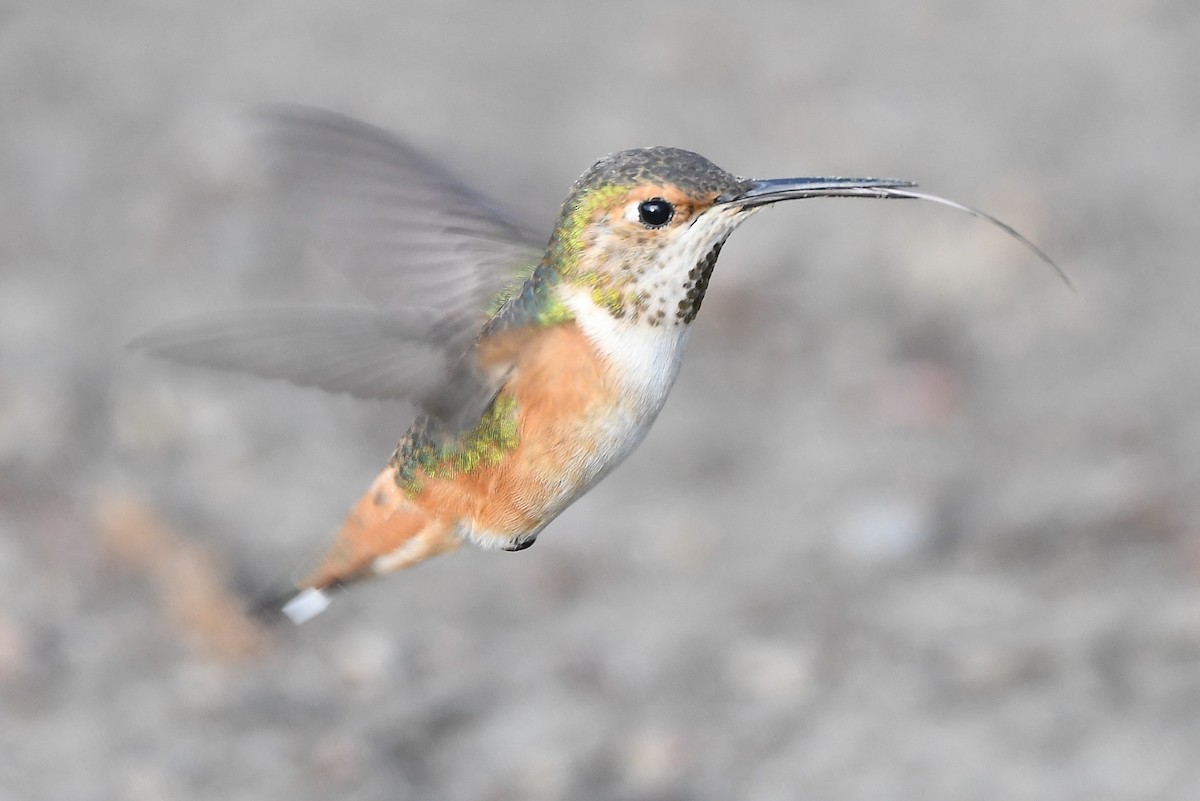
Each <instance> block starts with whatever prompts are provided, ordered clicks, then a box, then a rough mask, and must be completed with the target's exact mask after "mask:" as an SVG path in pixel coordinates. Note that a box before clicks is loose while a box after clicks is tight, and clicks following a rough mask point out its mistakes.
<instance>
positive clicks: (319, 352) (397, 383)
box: [130, 308, 458, 406]
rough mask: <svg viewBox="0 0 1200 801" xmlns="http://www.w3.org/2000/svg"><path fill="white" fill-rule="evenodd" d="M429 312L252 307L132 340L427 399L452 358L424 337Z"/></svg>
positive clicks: (175, 355)
mask: <svg viewBox="0 0 1200 801" xmlns="http://www.w3.org/2000/svg"><path fill="white" fill-rule="evenodd" d="M428 318H429V314H428V313H426V312H421V311H413V310H409V311H407V312H399V311H380V310H375V309H352V308H351V309H341V308H327V309H326V308H296V309H250V310H243V311H237V312H226V313H221V314H212V315H207V316H204V317H196V318H192V319H189V320H184V321H182V322H178V323H172V324H169V325H166V326H163V327H162V328H158V329H155V330H154V331H151V332H149V333H148V334H143V335H142V336H140V337H138V338H137V339H135V340H134V341H133V342H131V343H130V347H133V348H137V349H139V350H144V351H146V352H148V353H151V354H153V355H155V356H162V357H165V358H169V359H174V360H176V361H180V362H183V363H185V364H192V365H198V366H202V367H213V368H217V369H221V370H237V371H241V372H246V373H252V374H254V375H258V376H262V377H263V378H279V379H283V380H286V381H291V382H292V383H294V384H300V385H302V386H314V387H320V388H322V389H325V390H328V391H330V392H345V393H348V394H350V395H355V396H358V397H361V398H407V399H410V400H413V401H415V402H417V403H419V404H421V405H422V406H425V405H427V403H428V404H432V403H434V398H435V396H436V395H437V390H438V387H439V385H442V384H445V383H446V382H447V381H449V379H450V378H451V376H452V374H453V373H454V371H455V370H456V369H457V368H456V362H457V361H458V360H457V359H453V358H452V357H451V356H450V355H449V354H448V353H447V351H446V350H445V349H444V348H443V347H441V346H440V345H438V344H435V343H430V342H428V341H426V340H427V335H428V333H429V330H430V329H429V319H428Z"/></svg>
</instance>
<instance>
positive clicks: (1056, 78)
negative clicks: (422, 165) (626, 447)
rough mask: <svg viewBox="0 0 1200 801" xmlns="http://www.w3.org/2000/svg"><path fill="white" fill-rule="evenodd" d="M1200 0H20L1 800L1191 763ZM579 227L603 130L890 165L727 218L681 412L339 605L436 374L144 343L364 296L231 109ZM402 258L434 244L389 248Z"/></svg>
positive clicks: (1059, 787) (676, 793) (1059, 779)
mask: <svg viewBox="0 0 1200 801" xmlns="http://www.w3.org/2000/svg"><path fill="white" fill-rule="evenodd" d="M1198 42H1200V8H1198V7H1197V5H1196V4H1195V3H1194V2H1187V1H1186V0H1140V1H1139V0H1125V1H1124V2H1111V3H1104V4H1097V3H1084V2H1078V1H1077V0H1049V2H1046V1H1045V0H1040V1H1039V2H1032V0H1030V1H1028V2H1026V1H1025V0H1020V1H1019V2H1013V3H1001V4H984V3H947V2H933V1H932V0H929V1H926V0H918V1H917V2H911V3H891V2H885V1H884V0H869V1H868V2H860V3H835V2H811V3H810V2H779V3H758V4H751V3H745V4H732V3H715V2H712V3H707V2H687V3H683V2H667V1H666V0H664V1H663V2H658V3H653V2H639V3H623V2H606V3H595V4H590V5H588V6H586V7H585V6H584V4H564V3H533V2H510V3H485V2H478V3H464V4H460V5H454V4H443V3H428V4H415V3H397V2H381V1H378V0H376V1H374V2H373V1H371V0H361V1H358V2H343V3H318V2H307V1H303V2H296V0H287V1H286V2H285V1H284V0H264V2H257V3H239V2H231V1H230V0H209V2H204V3H163V2H160V1H159V0H124V2H97V0H86V1H85V0H75V1H74V2H71V1H70V0H42V1H41V2H34V1H33V0H29V1H28V2H8V3H2V4H0V104H2V105H0V108H2V109H3V113H2V114H0V176H2V178H0V187H2V188H0V338H2V341H3V345H2V346H0V365H2V366H0V584H2V586H3V588H4V589H3V592H0V598H2V600H0V753H2V754H3V757H2V758H0V798H3V799H5V801H7V799H20V800H21V801H25V800H26V799H29V800H31V801H36V800H38V799H72V800H73V801H91V800H92V799H131V800H137V799H164V798H171V799H189V800H190V799H218V798H219V799H223V800H226V801H227V800H229V799H256V800H257V799H274V798H281V799H283V798H286V799H325V798H334V797H336V798H343V799H385V798H386V799H422V800H428V801H440V800H441V799H446V800H447V801H457V800H459V799H463V800H464V801H465V800H466V799H488V800H490V801H503V800H505V799H630V800H633V799H647V800H650V799H655V800H661V801H668V800H675V799H679V800H681V801H682V800H683V799H705V800H708V799H712V800H714V801H715V800H717V799H720V800H721V801H729V800H733V799H756V800H761V801H771V800H773V799H792V798H798V797H805V798H813V799H863V800H864V801H868V800H871V801H876V800H878V799H923V800H932V799H973V801H983V800H986V799H998V800H999V799H1003V801H1017V800H1018V799H1046V798H1053V799H1057V800H1058V801H1065V800H1066V799H1089V801H1093V800H1094V799H1142V798H1155V799H1195V798H1197V797H1198V795H1200V760H1197V758H1196V757H1197V754H1200V524H1198V523H1197V520H1198V515H1200V492H1198V491H1197V490H1198V487H1197V480H1198V479H1200V422H1198V418H1197V415H1196V414H1195V411H1196V408H1197V406H1198V405H1200V360H1198V357H1200V345H1198V339H1197V335H1198V334H1200V330H1198V325H1197V322H1196V314H1197V305H1198V301H1200V278H1198V275H1200V271H1198V270H1197V269H1196V267H1197V255H1196V254H1197V252H1200V233H1198V226H1197V202H1196V185H1197V179H1200V147H1197V137H1198V135H1200V97H1198V96H1197V94H1196V86H1197V83H1198V79H1200V67H1198V64H1200V62H1198V61H1197V56H1196V48H1197V43H1198ZM271 101H293V102H301V103H307V104H312V105H317V106H321V107H326V108H331V109H335V110H338V111H342V112H345V113H349V114H352V115H354V116H357V117H360V118H363V119H366V120H368V121H371V122H373V123H376V124H378V125H381V126H383V127H386V128H390V129H392V130H395V131H398V132H401V133H402V134H403V135H405V136H406V137H408V138H409V139H410V140H412V141H414V142H416V143H418V144H420V145H421V146H422V147H424V148H425V149H426V150H427V151H429V152H430V153H432V154H434V155H436V156H437V157H438V158H440V159H442V160H444V161H445V162H447V163H449V164H451V165H453V166H454V167H455V169H457V170H458V171H459V172H460V173H461V174H463V175H466V176H469V177H471V178H472V179H475V181H476V183H477V184H478V185H479V186H481V187H483V188H484V189H486V190H487V191H489V192H491V193H493V194H497V195H500V196H503V197H505V198H507V199H509V200H510V201H512V202H513V203H515V204H516V205H518V206H520V207H522V208H524V209H527V210H528V212H529V214H530V215H531V218H532V219H534V220H537V221H540V222H541V223H542V224H544V225H545V226H546V228H547V231H548V230H549V226H550V223H551V221H552V219H553V216H554V214H555V212H556V210H557V206H558V204H559V203H560V202H561V200H562V198H563V196H564V194H565V192H566V190H567V187H568V186H569V185H570V183H571V181H573V180H574V178H575V177H576V176H577V175H578V174H579V173H580V172H582V171H583V170H584V169H585V168H586V167H587V166H588V165H589V164H591V162H592V161H593V160H594V159H595V158H596V157H598V156H599V155H601V154H603V153H606V152H609V151H613V150H617V149H621V148H625V147H631V146H639V145H648V144H672V145H677V146H682V147H687V148H690V149H693V150H697V151H699V152H702V153H704V154H705V155H707V156H709V157H710V158H712V159H713V160H714V161H716V162H717V163H718V164H720V165H722V166H724V167H725V168H727V169H729V170H732V171H734V172H737V173H740V174H744V175H755V176H762V177H766V176H778V175H794V174H854V175H859V174H869V175H880V174H882V175H898V176H901V177H906V178H912V179H916V180H919V181H920V182H921V184H922V186H924V187H925V188H927V189H929V190H930V191H934V192H939V193H942V194H946V195H949V196H950V197H953V198H956V199H960V200H962V201H965V202H968V203H974V204H978V205H980V206H982V207H984V208H986V209H988V210H990V211H992V212H993V213H995V214H997V215H998V216H1000V217H1002V218H1003V219H1005V220H1008V221H1010V222H1012V223H1013V224H1015V225H1016V226H1017V227H1019V228H1020V229H1021V230H1022V231H1024V232H1025V233H1027V234H1028V235H1029V236H1030V237H1031V238H1033V239H1034V240H1036V241H1037V242H1038V243H1039V244H1041V245H1042V246H1043V247H1044V248H1045V249H1046V250H1048V251H1049V252H1050V253H1052V254H1053V255H1054V256H1055V257H1056V258H1057V259H1058V260H1059V261H1060V262H1061V263H1062V265H1063V266H1064V268H1065V269H1066V270H1067V271H1068V272H1070V273H1071V275H1072V276H1073V278H1074V280H1075V282H1076V284H1077V285H1078V291H1077V292H1076V293H1072V292H1071V291H1070V290H1068V289H1066V288H1065V287H1064V286H1063V285H1062V284H1061V283H1060V282H1059V281H1058V280H1057V279H1056V278H1055V277H1054V275H1053V274H1052V273H1051V272H1050V271H1049V270H1047V269H1046V268H1045V267H1044V265H1041V264H1039V263H1038V262H1037V261H1036V259H1034V258H1033V257H1032V256H1031V255H1030V254H1029V253H1028V252H1026V251H1024V250H1023V249H1022V248H1021V247H1020V246H1018V245H1017V244H1016V243H1014V242H1013V241H1012V240H1010V239H1007V238H1006V237H1004V236H1003V235H1002V234H1001V233H999V232H997V231H996V230H994V229H992V228H990V227H988V226H986V225H984V224H983V223H981V222H979V221H978V220H974V219H972V218H970V217H967V216H965V215H961V214H958V213H955V212H952V211H950V210H947V209H944V208H941V207H937V206H932V205H928V204H919V203H867V202H859V201H853V202H851V201H828V202H815V201H814V202H811V203H803V204H801V203H796V204H788V205H785V206H781V207H779V208H776V209H774V210H772V211H770V212H768V213H765V214H763V215H761V216H759V217H758V218H757V219H755V220H754V221H752V222H751V223H749V224H748V225H746V226H744V227H743V228H742V229H741V230H740V231H739V232H738V233H737V234H736V235H735V236H734V237H733V238H732V239H731V241H730V244H729V246H728V248H727V249H726V251H725V255H724V256H723V258H722V260H721V264H720V265H719V267H718V269H717V272H716V274H715V276H714V279H713V284H712V288H711V291H710V293H709V296H708V300H707V301H706V303H705V307H704V312H703V314H701V315H700V318H699V320H698V322H697V324H696V327H695V329H696V330H695V333H694V336H693V339H692V345H691V349H690V352H689V357H688V359H687V361H686V362H685V365H684V369H683V372H682V375H681V376H680V379H679V382H678V384H677V386H676V388H675V391H674V394H673V395H672V398H671V400H670V402H669V403H668V404H667V407H666V409H665V411H664V412H663V414H662V417H661V418H660V420H659V422H658V424H657V426H656V428H655V429H654V430H653V431H652V433H651V435H650V437H649V438H648V440H647V441H646V443H645V445H644V446H643V447H642V448H641V449H640V450H639V451H638V452H637V453H635V455H634V456H633V457H632V458H631V459H630V460H629V462H628V463H627V464H626V465H625V466H623V467H622V468H621V469H619V470H618V471H617V472H616V473H615V474H614V475H613V476H612V477H610V478H609V479H607V480H606V481H605V482H604V483H603V484H602V485H601V486H600V487H598V488H597V489H596V490H595V491H593V492H592V493H591V494H590V495H588V496H587V497H585V498H584V499H583V500H581V501H580V502H579V503H578V504H576V505H575V506H574V507H572V508H571V509H570V510H569V511H568V512H567V513H566V514H564V515H563V516H562V517H561V518H560V519H559V520H558V521H557V522H555V523H554V524H553V525H552V527H551V528H550V529H548V530H547V531H546V533H545V534H544V536H543V537H542V538H541V540H539V543H538V546H537V547H536V548H534V549H532V550H529V551H526V552H523V553H520V554H515V555H514V554H505V553H483V552H479V551H475V550H466V551H464V552H460V553H459V554H457V555H455V556H454V557H453V558H446V559H442V560H438V561H435V562H432V563H429V564H427V565H424V566H422V567H420V568H419V569H417V570H415V571H413V572H411V573H408V574H404V575H400V576H397V577H395V578H392V579H390V580H388V581H384V582H379V583H376V584H373V585H370V586H367V587H363V588H362V589H361V590H360V591H358V592H355V593H353V594H350V595H347V596H346V597H345V598H343V599H341V600H340V602H339V603H338V604H336V605H335V606H334V607H333V608H332V609H331V610H330V611H329V612H328V613H327V614H326V615H323V616H322V617H320V618H318V619H317V620H316V621H314V622H313V623H311V624H309V625H306V626H304V627H303V628H300V629H286V628H280V629H274V630H270V629H262V628H260V627H259V626H258V625H257V624H255V623H253V622H252V621H251V620H249V619H248V618H246V617H245V616H244V615H243V614H242V613H241V604H242V602H243V600H244V599H245V598H247V597H249V596H250V595H252V594H253V593H254V592H255V591H257V590H259V589H261V588H262V587H264V586H266V585H267V584H269V583H271V582H272V581H274V580H275V579H277V578H278V577H280V576H282V575H285V574H287V573H288V572H289V571H290V570H291V569H292V568H293V567H295V566H296V565H297V564H299V563H300V562H302V561H303V560H304V559H305V558H306V557H308V556H309V554H310V553H311V549H313V548H314V547H318V546H319V545H320V544H322V543H323V542H324V541H325V540H326V538H327V537H329V536H330V533H331V532H332V531H333V530H334V528H335V527H336V525H337V524H338V523H339V521H340V519H341V516H342V514H343V513H344V512H345V510H346V508H347V507H348V506H349V504H350V503H351V502H352V501H353V500H354V499H355V498H356V497H357V496H358V493H359V492H360V491H362V489H363V488H364V487H365V486H366V485H367V483H368V482H369V481H370V479H371V478H372V477H373V476H374V475H375V474H376V472H377V471H378V470H379V469H380V468H381V467H382V466H383V464H384V462H385V461H386V459H387V458H388V456H389V455H390V453H391V450H392V448H393V446H394V444H395V441H396V439H397V438H398V437H399V436H400V434H401V433H402V432H403V430H404V428H405V426H406V425H407V423H408V419H409V414H410V411H409V410H407V409H404V408H402V407H395V406H389V405H386V404H382V403H363V402H358V401H352V400H349V399H346V398H342V397H331V396H324V395H321V394H320V393H317V392H314V391H311V390H300V389H296V388H293V387H290V386H287V385H283V384H272V383H268V382H261V381H257V380H255V379H251V378H245V377H239V376H232V375H221V374H217V373H210V372H205V371H202V370H189V369H186V368H181V367H176V366H174V365H170V364H165V363H159V362H153V361H151V360H149V359H146V358H144V357H142V356H140V355H138V354H134V353H130V352H128V351H126V350H124V349H123V346H124V343H126V342H127V341H128V340H129V339H130V338H132V337H133V336H135V335H137V334H138V333H140V332H142V331H144V330H146V329H148V328H150V327H153V326H154V325H157V324H160V323H163V322H167V321H170V320H175V319H179V318H182V317H186V316H188V315H191V314H197V313H202V312H208V311H214V310H220V309H228V308H237V307H245V306H250V305H254V304H258V305H272V304H275V305H278V304H279V303H282V302H302V301H315V302H327V303H328V302H330V300H331V299H336V300H338V301H340V300H345V299H348V298H353V297H354V296H353V294H352V293H351V292H350V290H348V289H347V288H346V287H345V286H344V285H342V284H339V283H338V280H337V279H336V278H334V277H331V276H330V275H329V274H328V273H326V272H325V271H323V270H322V268H321V267H320V265H318V264H317V263H316V262H315V260H314V259H313V258H312V257H311V256H310V254H309V251H308V250H307V249H306V247H305V244H304V241H303V239H302V238H299V237H297V236H296V234H295V231H294V230H293V229H291V228H290V227H289V226H288V224H287V221H286V219H284V218H283V215H282V214H281V212H280V211H279V210H278V208H277V206H276V205H274V204H273V203H272V202H271V197H270V195H269V193H268V192H266V191H265V189H264V187H263V183H262V181H261V179H260V176H259V171H258V167H259V165H260V162H261V157H260V155H259V154H256V153H255V151H254V150H253V149H252V148H251V147H249V146H248V142H249V140H248V138H247V136H246V132H247V126H246V124H245V123H246V118H245V114H246V112H247V111H248V110H249V109H252V108H253V107H254V106H255V105H256V104H259V103H263V102H271ZM400 255H402V254H398V257H400Z"/></svg>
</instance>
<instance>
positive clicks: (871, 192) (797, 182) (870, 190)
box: [717, 178, 916, 209]
mask: <svg viewBox="0 0 1200 801" xmlns="http://www.w3.org/2000/svg"><path fill="white" fill-rule="evenodd" d="M742 186H743V187H744V188H743V189H742V190H741V192H738V193H731V194H728V195H724V196H722V197H719V198H717V202H718V203H732V204H734V205H737V206H739V207H741V208H743V209H750V208H754V207H755V206H765V205H767V204H768V203H778V202H779V201H780V200H799V199H802V198H809V197H896V195H895V194H893V193H892V192H891V191H889V190H893V189H903V188H907V187H913V186H916V184H915V183H913V182H912V181H905V180H902V179H899V178H768V179H766V180H762V181H754V180H752V181H747V182H746V183H745V184H743V185H742Z"/></svg>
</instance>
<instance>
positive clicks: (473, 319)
mask: <svg viewBox="0 0 1200 801" xmlns="http://www.w3.org/2000/svg"><path fill="white" fill-rule="evenodd" d="M263 121H264V122H265V124H266V135H267V142H268V152H269V153H270V154H272V156H273V159H272V161H271V165H270V166H271V172H272V174H273V175H274V177H276V178H277V179H278V180H279V182H280V184H281V186H282V188H283V189H284V190H285V192H286V193H287V196H288V197H289V199H290V200H291V201H292V204H293V206H294V207H295V209H296V211H297V212H298V213H299V214H300V216H301V219H302V221H303V222H304V224H305V225H306V227H307V230H308V233H309V234H310V235H311V236H312V237H313V240H314V243H315V244H316V246H317V249H318V251H319V252H320V253H321V254H322V256H323V257H324V258H325V259H327V260H328V261H330V262H331V263H332V265H333V266H335V267H336V268H337V269H339V270H340V271H341V272H343V273H344V274H345V275H346V276H347V277H348V278H349V279H350V280H351V281H352V282H353V283H354V284H355V285H356V286H357V287H358V288H359V289H360V290H362V291H363V292H365V293H366V295H367V297H368V298H370V299H371V301H372V302H373V303H376V304H377V305H380V306H382V307H385V308H421V309H428V310H430V311H432V312H433V313H434V315H435V317H436V319H437V328H438V330H439V332H440V333H441V334H442V335H443V336H444V337H445V338H446V344H447V346H450V347H454V346H463V345H469V344H470V342H471V340H472V339H473V338H474V335H475V334H476V333H477V332H478V328H479V326H481V325H482V323H483V322H484V321H485V320H486V317H487V314H486V313H487V310H488V309H489V307H490V306H491V304H492V302H493V298H494V297H495V296H496V295H497V293H498V292H500V291H501V290H503V289H504V288H505V287H506V286H508V285H509V284H511V283H512V282H513V281H514V280H515V279H517V278H519V277H521V276H523V275H524V274H525V273H527V272H528V271H530V270H531V269H532V267H533V266H534V265H535V264H536V263H537V262H538V261H539V259H540V257H541V253H542V251H544V249H545V243H546V238H547V237H546V235H545V234H539V233H538V232H537V231H536V230H535V229H533V228H531V227H529V226H528V225H526V224H525V223H524V222H522V221H521V220H520V219H519V217H518V216H517V215H514V214H513V213H512V212H511V211H509V210H507V209H505V208H503V207H502V206H501V205H500V204H498V203H496V202H495V201H492V200H490V199H488V198H487V197H485V196H484V195H482V194H480V193H479V192H477V191H476V190H474V189H473V188H471V187H470V186H469V185H467V184H466V183H464V182H463V181H461V180H459V179H458V178H457V177H455V176H454V175H452V174H451V173H450V172H448V171H447V170H446V169H445V168H443V167H442V166H440V165H439V164H437V163H436V162H434V161H432V160H430V159H429V158H427V157H425V156H424V155H422V154H421V153H419V152H417V151H416V150H415V149H413V148H412V147H410V146H409V145H407V144H406V143H404V142H403V141H401V140H400V139H398V138H396V137H395V136H393V135H391V134H389V133H387V132H386V131H383V130H381V129H379V128H375V127H372V126H370V125H366V124H364V123H361V122H357V121H356V120H352V119H350V118H347V117H343V116H340V115H337V114H333V113H330V112H325V111H318V110H314V109H307V108H297V107H287V106H285V107H273V108H270V109H268V110H266V111H265V112H264V113H263Z"/></svg>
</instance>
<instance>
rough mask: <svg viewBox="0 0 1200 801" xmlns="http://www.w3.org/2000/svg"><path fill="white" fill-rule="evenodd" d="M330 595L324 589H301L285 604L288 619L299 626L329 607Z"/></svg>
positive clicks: (284, 608)
mask: <svg viewBox="0 0 1200 801" xmlns="http://www.w3.org/2000/svg"><path fill="white" fill-rule="evenodd" d="M330 600H331V599H330V598H329V595H328V594H327V593H326V592H325V591H324V590H318V589H314V588H313V587H309V588H308V589H306V590H301V591H300V592H299V593H297V595H296V597H295V598H293V599H292V600H290V601H288V602H287V603H286V604H284V605H283V613H284V614H285V615H287V616H288V619H289V620H291V621H292V622H293V623H295V624H296V625H297V626H299V625H300V624H301V623H307V622H308V621H310V620H312V619H313V618H314V617H316V616H317V615H319V614H321V613H322V612H324V611H325V610H326V609H327V608H329V602H330Z"/></svg>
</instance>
